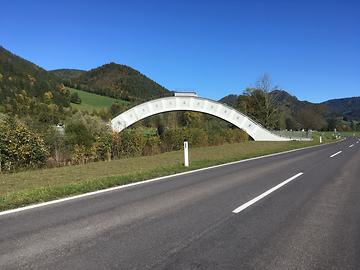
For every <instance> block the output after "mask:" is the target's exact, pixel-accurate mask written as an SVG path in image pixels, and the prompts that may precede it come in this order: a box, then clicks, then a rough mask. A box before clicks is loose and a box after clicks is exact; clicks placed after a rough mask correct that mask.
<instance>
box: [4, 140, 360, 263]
mask: <svg viewBox="0 0 360 270" xmlns="http://www.w3.org/2000/svg"><path fill="white" fill-rule="evenodd" d="M359 164H360V143H358V139H356V138H348V139H346V140H345V141H342V142H339V143H335V144H331V145H324V146H320V147H315V148H310V149H305V150H301V151H296V152H291V153H286V154H281V155H276V156H272V157H267V158H262V159H256V160H251V161H246V162H242V163H237V164H231V165H227V166H222V167H218V168H213V169H209V170H204V171H199V172H194V173H191V174H187V175H181V176H177V177H172V178H168V179H163V180H159V181H156V182H151V183H146V184H142V185H138V186H132V187H127V188H124V189H119V190H114V191H109V192H106V193H101V194H97V195H92V196H88V197H83V198H80V199H76V200H69V201H66V202H61V203H58V204H52V205H48V206H43V207H39V208H34V209H31V210H26V211H22V212H18V213H12V214H7V215H1V216H0V269H87V270H89V269H262V270H263V269H277V270H278V269H284V270H289V269H326V270H329V269H342V270H344V269H360V166H359Z"/></svg>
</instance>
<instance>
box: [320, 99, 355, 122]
mask: <svg viewBox="0 0 360 270" xmlns="http://www.w3.org/2000/svg"><path fill="white" fill-rule="evenodd" d="M323 104H325V105H326V106H327V107H328V108H329V109H330V110H331V111H332V112H334V113H335V114H337V115H342V116H344V117H345V118H346V119H348V120H357V121H360V97H351V98H340V99H332V100H328V101H326V102H324V103H323Z"/></svg>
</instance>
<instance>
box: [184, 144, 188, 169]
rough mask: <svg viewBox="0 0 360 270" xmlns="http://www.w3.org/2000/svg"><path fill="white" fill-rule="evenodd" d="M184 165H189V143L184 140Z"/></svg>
mask: <svg viewBox="0 0 360 270" xmlns="http://www.w3.org/2000/svg"><path fill="white" fill-rule="evenodd" d="M184 166H185V167H189V143H188V142H187V141H184Z"/></svg>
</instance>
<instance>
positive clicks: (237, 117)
mask: <svg viewBox="0 0 360 270" xmlns="http://www.w3.org/2000/svg"><path fill="white" fill-rule="evenodd" d="M171 111H194V112H202V113H206V114H210V115H213V116H216V117H218V118H221V119H223V120H225V121H227V122H229V123H231V124H233V125H234V126H236V127H238V128H240V129H242V130H244V131H245V132H246V133H247V134H249V135H250V136H251V137H252V138H253V139H254V140H255V141H290V140H291V139H290V138H287V137H280V136H278V135H276V134H273V133H271V132H270V131H269V130H267V129H265V128H264V127H263V126H261V125H260V124H258V123H256V122H255V121H254V120H252V119H251V118H250V117H248V116H246V115H245V114H243V113H241V112H239V111H237V110H235V109H234V108H231V107H229V106H227V105H225V104H223V103H220V102H217V101H214V100H211V99H206V98H201V97H197V96H173V97H164V98H159V99H155V100H150V101H147V102H144V103H142V104H140V105H137V106H135V107H133V108H131V109H129V110H127V111H125V112H123V113H121V114H120V115H118V116H117V117H115V118H114V119H112V120H111V127H112V129H113V130H114V131H117V132H121V131H122V130H124V129H125V128H127V127H129V126H131V125H132V124H134V123H136V122H138V121H140V120H142V119H144V118H147V117H149V116H152V115H156V114H159V113H164V112H171Z"/></svg>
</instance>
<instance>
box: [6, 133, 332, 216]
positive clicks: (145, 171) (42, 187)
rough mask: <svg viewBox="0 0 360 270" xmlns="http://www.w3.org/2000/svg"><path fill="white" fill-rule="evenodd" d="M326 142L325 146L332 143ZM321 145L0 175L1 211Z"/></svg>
mask: <svg viewBox="0 0 360 270" xmlns="http://www.w3.org/2000/svg"><path fill="white" fill-rule="evenodd" d="M330 141H331V140H330V139H329V138H325V142H330ZM316 144H318V140H317V139H316V138H315V139H314V141H312V142H243V143H237V144H226V145H221V146H211V147H199V148H193V149H191V148H190V167H188V168H185V167H184V166H183V165H182V155H183V154H182V151H175V152H169V153H163V154H159V155H155V156H145V157H134V158H128V159H121V160H114V161H110V162H95V163H89V164H85V165H78V166H69V167H62V168H54V169H43V170H36V171H27V172H19V173H13V174H0V211H4V210H8V209H12V208H17V207H21V206H25V205H29V204H33V203H39V202H45V201H49V200H54V199H59V198H63V197H66V196H71V195H77V194H81V193H85V192H90V191H95V190H100V189H104V188H109V187H114V186H118V185H124V184H128V183H133V182H138V181H142V180H146V179H150V178H154V177H159V176H164V175H170V174H174V173H179V172H184V171H188V170H194V169H199V168H204V167H208V166H212V165H218V164H223V163H227V162H232V161H237V160H242V159H247V158H251V157H257V156H262V155H267V154H272V153H278V152H283V151H286V150H291V149H297V148H302V147H307V146H313V145H316Z"/></svg>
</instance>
